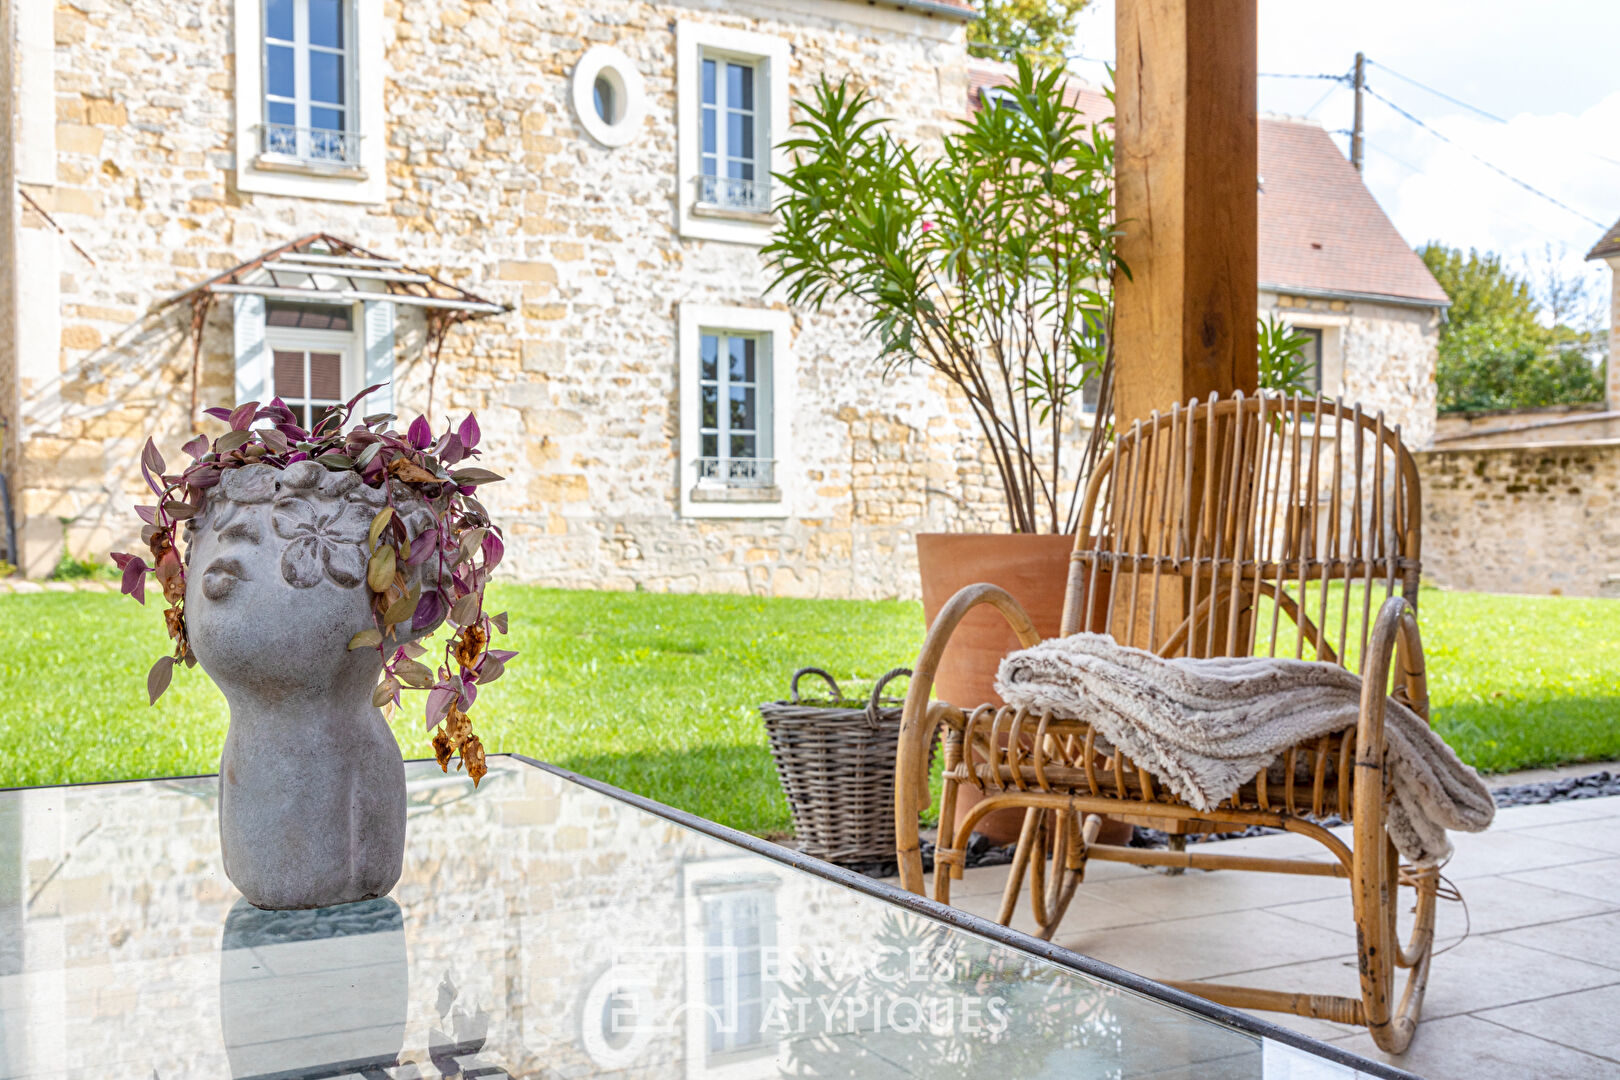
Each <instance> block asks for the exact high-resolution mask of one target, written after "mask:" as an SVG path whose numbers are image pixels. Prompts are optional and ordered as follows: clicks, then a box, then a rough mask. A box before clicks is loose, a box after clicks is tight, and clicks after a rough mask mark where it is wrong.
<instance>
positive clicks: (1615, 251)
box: [1586, 221, 1620, 259]
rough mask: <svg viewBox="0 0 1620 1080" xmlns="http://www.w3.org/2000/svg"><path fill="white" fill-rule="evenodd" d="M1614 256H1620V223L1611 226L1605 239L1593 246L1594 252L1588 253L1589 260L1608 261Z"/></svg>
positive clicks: (1604, 235) (1604, 236) (1605, 234)
mask: <svg viewBox="0 0 1620 1080" xmlns="http://www.w3.org/2000/svg"><path fill="white" fill-rule="evenodd" d="M1612 255H1620V221H1617V222H1615V223H1614V224H1613V225H1610V226H1609V231H1608V232H1606V233H1604V234H1603V239H1601V240H1599V241H1598V242H1597V243H1595V244H1593V245H1592V250H1591V251H1588V252H1587V253H1586V257H1587V258H1588V259H1607V258H1609V257H1610V256H1612Z"/></svg>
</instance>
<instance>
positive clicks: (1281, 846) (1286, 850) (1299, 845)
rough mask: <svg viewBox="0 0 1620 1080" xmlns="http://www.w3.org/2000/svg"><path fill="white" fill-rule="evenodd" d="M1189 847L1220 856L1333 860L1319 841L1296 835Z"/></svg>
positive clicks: (1220, 841) (1268, 836)
mask: <svg viewBox="0 0 1620 1080" xmlns="http://www.w3.org/2000/svg"><path fill="white" fill-rule="evenodd" d="M1330 831H1331V830H1330ZM1189 846H1190V847H1192V849H1193V850H1195V851H1211V852H1219V853H1220V854H1222V855H1262V856H1265V857H1267V858H1273V859H1295V858H1310V859H1332V858H1333V853H1332V852H1330V851H1329V850H1328V849H1327V848H1326V847H1324V846H1323V845H1322V842H1321V841H1319V840H1313V839H1311V838H1310V837H1309V836H1300V835H1299V834H1298V833H1268V834H1267V835H1265V836H1246V837H1244V838H1243V839H1241V840H1210V841H1206V842H1205V843H1202V844H1194V845H1189Z"/></svg>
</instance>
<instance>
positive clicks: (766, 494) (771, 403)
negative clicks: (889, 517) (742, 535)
mask: <svg viewBox="0 0 1620 1080" xmlns="http://www.w3.org/2000/svg"><path fill="white" fill-rule="evenodd" d="M792 332H793V324H792V317H791V316H790V315H789V314H788V313H787V312H785V311H774V310H764V309H759V308H743V307H721V306H715V305H708V304H694V303H685V304H682V305H681V308H680V331H679V338H680V439H679V458H680V470H681V471H680V501H681V514H682V516H683V517H729V518H749V517H754V518H762V517H786V516H788V514H789V512H790V511H789V498H788V494H787V492H788V488H789V485H788V483H787V481H788V480H789V479H790V476H791V473H790V470H789V468H788V461H789V459H790V457H791V454H790V453H789V451H790V450H791V447H790V446H789V439H790V437H791V430H792V423H791V420H792V414H793V412H792V411H793V406H792V401H791V396H792V387H793V382H794V366H793V350H792Z"/></svg>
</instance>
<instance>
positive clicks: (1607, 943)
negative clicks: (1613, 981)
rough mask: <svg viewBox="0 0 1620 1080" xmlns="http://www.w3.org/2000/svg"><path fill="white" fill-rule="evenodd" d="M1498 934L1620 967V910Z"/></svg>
mask: <svg viewBox="0 0 1620 1080" xmlns="http://www.w3.org/2000/svg"><path fill="white" fill-rule="evenodd" d="M1497 936H1498V937H1500V938H1502V940H1504V941H1511V942H1512V943H1513V944H1515V945H1524V946H1527V947H1529V948H1532V949H1541V950H1542V951H1544V952H1549V953H1553V954H1554V955H1555V956H1563V957H1569V958H1572V959H1576V960H1584V961H1587V962H1589V963H1593V964H1602V965H1603V966H1604V967H1612V968H1620V912H1613V913H1610V914H1607V915H1594V916H1591V917H1589V918H1584V919H1565V920H1564V921H1562V922H1546V923H1542V924H1541V925H1539V926H1527V927H1524V928H1523V929H1520V930H1513V931H1510V932H1508V933H1505V934H1499V935H1497Z"/></svg>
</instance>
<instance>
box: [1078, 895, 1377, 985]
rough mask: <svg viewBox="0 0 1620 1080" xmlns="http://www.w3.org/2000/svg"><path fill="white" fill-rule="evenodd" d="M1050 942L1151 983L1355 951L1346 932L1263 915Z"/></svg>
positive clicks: (1106, 932)
mask: <svg viewBox="0 0 1620 1080" xmlns="http://www.w3.org/2000/svg"><path fill="white" fill-rule="evenodd" d="M1054 940H1055V941H1057V942H1058V944H1060V945H1063V946H1065V947H1067V948H1070V949H1073V950H1075V951H1076V952H1081V953H1085V954H1087V955H1089V956H1095V957H1096V958H1097V959H1099V960H1105V961H1107V962H1108V963H1110V964H1115V965H1118V966H1119V967H1122V968H1125V969H1127V970H1129V971H1135V972H1138V973H1140V974H1142V975H1146V976H1148V977H1149V978H1153V979H1204V978H1208V977H1209V976H1211V975H1213V974H1215V973H1216V972H1221V971H1237V970H1242V969H1245V968H1252V967H1275V966H1279V965H1283V964H1295V963H1301V962H1304V961H1307V960H1315V959H1320V958H1323V957H1328V956H1335V955H1339V954H1345V955H1348V954H1349V953H1351V952H1352V951H1353V950H1354V949H1355V939H1354V938H1353V937H1350V936H1349V935H1347V934H1339V933H1335V932H1333V931H1328V930H1322V929H1319V928H1317V927H1314V926H1306V925H1304V924H1303V923H1299V922H1295V921H1294V920H1292V919H1285V918H1283V917H1282V916H1280V915H1273V914H1271V913H1270V912H1267V911H1234V912H1227V913H1224V914H1220V915H1204V916H1199V917H1197V918H1190V919H1172V920H1167V921H1162V922H1155V923H1143V924H1140V925H1137V926H1123V927H1118V928H1115V929H1105V930H1096V931H1090V932H1085V933H1079V934H1066V933H1065V932H1064V931H1063V930H1062V929H1059V931H1058V933H1057V934H1056V935H1055V937H1054Z"/></svg>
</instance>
